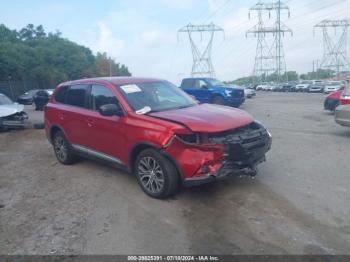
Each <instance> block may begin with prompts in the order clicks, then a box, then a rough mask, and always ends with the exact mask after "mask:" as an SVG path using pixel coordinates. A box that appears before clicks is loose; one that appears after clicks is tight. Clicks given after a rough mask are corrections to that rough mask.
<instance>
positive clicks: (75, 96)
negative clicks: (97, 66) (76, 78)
mask: <svg viewBox="0 0 350 262" xmlns="http://www.w3.org/2000/svg"><path fill="white" fill-rule="evenodd" d="M87 89H88V85H73V86H71V87H70V88H69V89H68V94H67V103H66V104H68V105H72V106H78V107H85V98H86V92H87Z"/></svg>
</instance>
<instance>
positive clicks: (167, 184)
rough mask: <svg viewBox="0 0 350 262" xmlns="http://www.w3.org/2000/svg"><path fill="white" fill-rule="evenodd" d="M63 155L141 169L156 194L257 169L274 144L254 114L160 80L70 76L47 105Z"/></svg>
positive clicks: (146, 186) (51, 133)
mask: <svg viewBox="0 0 350 262" xmlns="http://www.w3.org/2000/svg"><path fill="white" fill-rule="evenodd" d="M44 115H45V129H46V135H47V137H48V139H49V141H50V142H51V143H52V145H53V149H54V153H55V155H56V157H57V160H58V161H59V162H60V163H62V164H65V165H68V164H72V163H74V161H75V160H76V156H77V155H80V156H84V157H90V158H98V159H102V160H105V161H108V162H110V163H114V164H116V165H117V166H119V167H123V168H124V169H125V170H127V171H129V172H131V173H133V174H135V176H136V178H137V181H138V182H139V184H140V186H141V188H142V189H143V191H144V192H145V193H146V194H148V195H150V196H152V197H155V198H165V197H168V196H170V195H173V194H175V193H176V190H177V188H178V187H179V185H180V184H184V185H185V186H194V185H199V184H203V183H208V182H212V181H215V180H217V179H221V178H224V177H225V176H228V175H241V174H245V175H250V176H255V175H256V166H257V165H258V164H259V163H260V162H262V161H264V160H265V154H266V152H267V151H268V150H269V149H270V146H271V135H270V134H269V132H268V131H267V129H266V128H265V127H264V126H263V125H262V124H260V123H259V122H256V121H254V120H253V117H252V116H251V115H249V114H248V113H246V112H244V111H242V110H239V109H235V108H230V107H226V106H221V105H212V104H198V103H197V102H196V101H195V100H193V99H192V98H191V97H190V96H189V95H187V94H186V93H185V92H183V91H182V90H181V89H180V88H178V87H176V86H174V85H173V84H171V83H169V82H167V81H164V80H158V79H146V78H133V77H121V78H120V77H113V78H95V79H82V80H77V81H72V82H66V83H63V84H61V85H59V86H58V87H57V88H56V91H55V93H54V95H53V96H52V97H51V98H50V99H49V102H48V104H47V105H46V106H45V109H44Z"/></svg>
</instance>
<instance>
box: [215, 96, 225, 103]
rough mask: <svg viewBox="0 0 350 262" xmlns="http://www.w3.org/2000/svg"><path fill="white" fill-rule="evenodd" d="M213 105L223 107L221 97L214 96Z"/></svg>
mask: <svg viewBox="0 0 350 262" xmlns="http://www.w3.org/2000/svg"><path fill="white" fill-rule="evenodd" d="M213 104H216V105H225V99H224V98H223V97H222V96H214V98H213Z"/></svg>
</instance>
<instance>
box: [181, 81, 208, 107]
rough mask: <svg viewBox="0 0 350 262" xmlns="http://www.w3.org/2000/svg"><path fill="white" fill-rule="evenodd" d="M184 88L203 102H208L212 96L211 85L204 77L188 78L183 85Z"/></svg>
mask: <svg viewBox="0 0 350 262" xmlns="http://www.w3.org/2000/svg"><path fill="white" fill-rule="evenodd" d="M182 86H183V87H184V88H183V90H184V91H186V92H187V93H188V94H190V95H193V96H194V97H196V99H197V100H198V101H199V102H201V103H208V102H209V101H210V97H211V91H209V86H208V85H207V83H206V82H205V81H203V80H202V79H186V80H184V82H183V85H182Z"/></svg>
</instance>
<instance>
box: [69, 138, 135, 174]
mask: <svg viewBox="0 0 350 262" xmlns="http://www.w3.org/2000/svg"><path fill="white" fill-rule="evenodd" d="M71 147H72V149H73V150H74V152H75V153H76V154H78V155H80V156H82V157H86V158H90V159H92V160H101V161H103V162H106V163H109V164H112V165H113V166H115V167H117V168H118V169H122V170H123V171H127V172H128V173H130V170H129V169H128V168H127V166H126V165H125V164H124V162H123V161H121V160H120V159H119V158H116V157H113V156H110V155H107V154H104V153H102V152H99V151H96V150H93V149H91V148H87V147H85V146H81V145H76V144H72V145H71Z"/></svg>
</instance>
